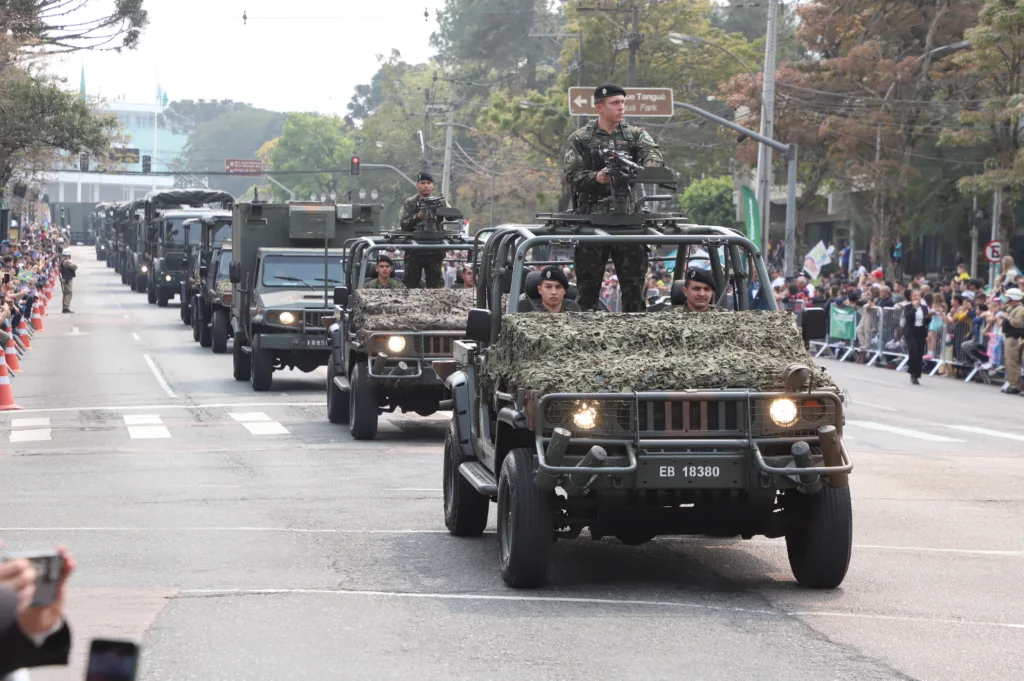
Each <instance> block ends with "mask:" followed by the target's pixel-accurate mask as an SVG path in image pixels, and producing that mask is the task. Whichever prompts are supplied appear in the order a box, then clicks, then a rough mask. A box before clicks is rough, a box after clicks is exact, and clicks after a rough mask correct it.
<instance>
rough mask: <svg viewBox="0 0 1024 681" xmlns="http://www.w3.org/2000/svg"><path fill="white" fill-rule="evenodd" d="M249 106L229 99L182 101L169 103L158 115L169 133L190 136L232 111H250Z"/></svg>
mask: <svg viewBox="0 0 1024 681" xmlns="http://www.w3.org/2000/svg"><path fill="white" fill-rule="evenodd" d="M251 108H252V106H251V105H249V104H243V103H242V102H235V101H232V100H230V99H222V100H219V101H218V100H216V99H211V100H210V101H206V100H205V99H197V100H191V99H182V100H177V101H174V102H171V103H170V104H168V105H167V108H165V109H164V110H163V112H162V113H161V114H160V115H161V116H162V117H163V118H164V119H165V120H166V121H167V125H168V127H170V129H171V131H172V132H174V133H175V134H178V135H190V134H192V132H193V131H194V130H195V129H196V128H199V127H200V126H202V125H203V124H204V123H209V122H211V121H214V120H216V119H218V118H220V117H221V116H223V115H224V114H228V113H231V112H232V111H242V110H245V109H251Z"/></svg>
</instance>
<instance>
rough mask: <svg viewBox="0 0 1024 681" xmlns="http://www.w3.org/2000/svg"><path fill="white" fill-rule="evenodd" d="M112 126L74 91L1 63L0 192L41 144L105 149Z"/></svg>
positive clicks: (75, 150) (114, 128)
mask: <svg viewBox="0 0 1024 681" xmlns="http://www.w3.org/2000/svg"><path fill="white" fill-rule="evenodd" d="M117 129H118V123H117V118H116V117H114V116H113V115H105V116H99V115H96V113H95V112H93V111H92V109H90V107H89V105H88V104H87V103H86V101H85V100H84V99H82V98H81V97H79V96H78V93H71V92H67V91H65V90H63V89H61V88H60V87H59V86H58V85H57V83H55V82H54V81H53V80H52V79H50V78H48V77H46V76H43V75H38V74H33V73H29V72H27V71H23V70H20V69H17V68H13V67H10V68H7V69H5V70H4V72H3V74H2V75H0V197H2V196H3V194H4V192H5V190H6V187H7V184H8V182H9V180H10V178H11V177H12V175H13V174H14V173H15V171H16V170H17V169H18V168H19V165H21V164H22V163H26V162H28V161H29V160H30V159H33V158H38V157H39V155H40V154H41V153H43V152H44V151H45V150H56V149H60V150H63V151H65V152H68V153H71V154H78V153H79V152H83V151H87V152H89V153H91V154H93V155H94V156H97V157H98V156H102V155H105V154H106V152H107V151H108V148H109V144H110V139H111V136H112V135H114V134H115V133H116V131H117Z"/></svg>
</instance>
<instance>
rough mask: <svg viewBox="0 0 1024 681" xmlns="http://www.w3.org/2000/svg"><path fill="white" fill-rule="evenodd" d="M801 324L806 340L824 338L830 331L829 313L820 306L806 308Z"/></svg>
mask: <svg viewBox="0 0 1024 681" xmlns="http://www.w3.org/2000/svg"><path fill="white" fill-rule="evenodd" d="M800 326H801V332H802V334H803V337H804V341H805V342H806V341H812V340H818V339H819V338H824V337H825V336H826V335H827V333H828V315H827V314H825V310H823V309H822V308H820V307H808V308H805V309H804V312H803V315H801V322H800Z"/></svg>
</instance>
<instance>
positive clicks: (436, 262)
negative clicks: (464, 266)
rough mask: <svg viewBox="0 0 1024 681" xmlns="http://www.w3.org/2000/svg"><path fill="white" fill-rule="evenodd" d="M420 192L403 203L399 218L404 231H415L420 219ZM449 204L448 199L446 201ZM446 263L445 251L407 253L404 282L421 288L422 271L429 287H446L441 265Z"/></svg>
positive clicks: (410, 286) (409, 285)
mask: <svg viewBox="0 0 1024 681" xmlns="http://www.w3.org/2000/svg"><path fill="white" fill-rule="evenodd" d="M419 198H420V197H419V194H417V195H416V196H413V197H410V198H408V199H406V201H405V203H403V204H402V213H401V215H400V216H399V218H398V224H399V226H401V228H402V231H403V232H415V231H416V227H417V226H418V225H419V223H420V220H419V218H417V217H416V214H417V213H419V211H418V210H417V209H416V202H417V200H418V199H419ZM445 205H448V204H447V201H446V202H445ZM443 263H444V251H438V252H437V253H415V252H413V251H406V253H405V274H403V275H402V281H403V282H409V283H408V284H407V286H408V287H409V288H419V286H420V273H422V274H423V278H424V279H426V282H427V288H444V280H443V279H442V278H441V265H442V264H443Z"/></svg>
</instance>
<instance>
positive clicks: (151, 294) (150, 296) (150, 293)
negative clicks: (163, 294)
mask: <svg viewBox="0 0 1024 681" xmlns="http://www.w3.org/2000/svg"><path fill="white" fill-rule="evenodd" d="M156 292H157V288H156V284H154V283H152V282H148V283H147V284H146V302H148V303H149V304H150V305H152V304H154V303H155V302H156Z"/></svg>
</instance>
